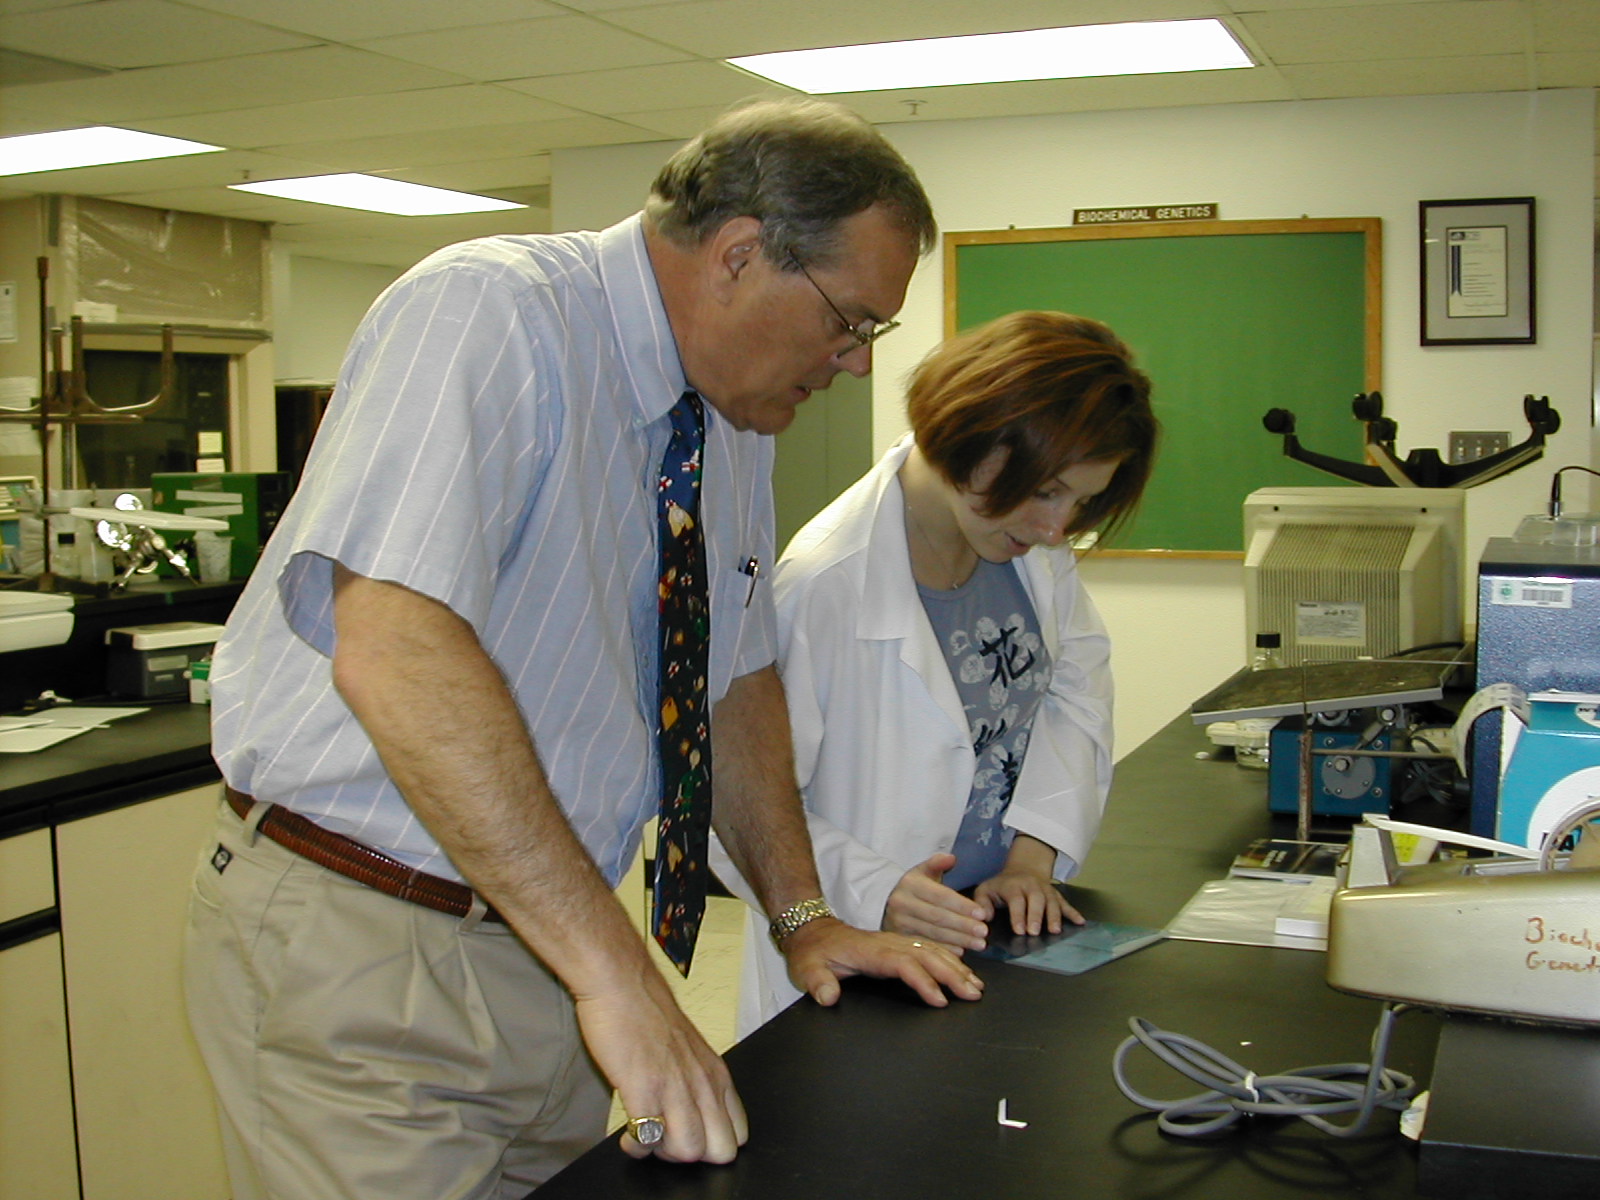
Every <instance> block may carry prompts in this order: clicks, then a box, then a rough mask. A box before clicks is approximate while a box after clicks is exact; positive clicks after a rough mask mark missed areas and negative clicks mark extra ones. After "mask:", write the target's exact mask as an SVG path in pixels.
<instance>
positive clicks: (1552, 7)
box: [1533, 0, 1600, 51]
mask: <svg viewBox="0 0 1600 1200" xmlns="http://www.w3.org/2000/svg"><path fill="white" fill-rule="evenodd" d="M1533 47H1534V49H1535V50H1552V51H1578V50H1600V0H1534V2H1533Z"/></svg>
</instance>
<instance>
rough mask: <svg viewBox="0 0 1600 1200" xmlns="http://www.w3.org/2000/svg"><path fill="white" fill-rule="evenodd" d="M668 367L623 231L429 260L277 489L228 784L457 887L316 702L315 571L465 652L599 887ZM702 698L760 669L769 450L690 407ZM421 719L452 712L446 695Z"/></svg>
mask: <svg viewBox="0 0 1600 1200" xmlns="http://www.w3.org/2000/svg"><path fill="white" fill-rule="evenodd" d="M684 388H685V380H684V376H683V369H682V366H681V365H680V363H679V361H678V356H677V350H676V345H675V343H674V341H673V339H672V333H671V329H670V327H669V325H668V323H667V319H666V313H665V310H664V308H663V306H662V303H661V299H660V294H659V292H658V290H657V287H656V283H655V277H654V275H653V274H652V272H651V269H650V264H649V259H648V256H647V253H646V249H645V241H644V236H643V231H642V226H641V223H640V218H639V217H638V216H635V217H632V218H630V219H629V220H627V221H625V222H623V223H622V224H620V225H617V226H613V227H612V228H611V229H608V230H606V231H604V232H602V233H574V234H562V235H547V236H520V237H494V238H485V239H480V240H478V241H473V242H465V243H461V244H460V245H457V246H452V247H447V248H446V249H444V250H442V251H440V252H438V253H437V254H435V255H432V256H430V257H429V258H427V259H425V260H424V261H423V262H421V263H420V264H418V265H417V266H416V267H415V268H413V269H412V270H411V271H409V272H408V273H407V274H405V275H404V276H402V277H401V278H400V279H399V280H397V281H396V282H395V284H393V285H392V286H391V287H390V288H389V289H388V290H387V291H386V292H385V293H384V294H383V295H382V296H380V297H379V298H378V300H377V301H376V302H375V304H374V305H373V308H372V310H371V312H369V313H368V315H367V317H366V319H365V320H364V321H363V323H362V325H361V326H360V328H359V329H358V331H357V333H356V335H355V338H354V339H353V341H352V343H351V346H350V349H349V352H348V354H347V356H346V359H345V363H344V366H343V369H342V371H341V374H340V379H339V383H338V386H337V388H336V389H335V392H334V396H333V398H332V400H331V402H330V405H329V408H328V412H327V415H326V416H325V418H324V421H323V425H322V428H321V429H320V430H319V432H318V435H317V441H316V444H315V446H314V447H313V450H312V453H311V455H310V457H309V459H308V461H307V465H306V471H305V474H304V477H303V480H302V483H301V485H300V487H299V489H298V490H297V492H296V495H295V497H294V499H293V501H292V502H291V503H290V505H289V508H288V509H287V511H286V512H285V514H284V517H283V519H282V521H281V522H280V523H279V526H278V529H277V531H276V532H275V534H274V536H273V538H272V540H271V541H270V543H269V544H268V546H267V549H266V551H265V553H264V554H263V556H262V559H261V561H260V563H259V564H258V565H257V567H256V570H255V572H254V574H253V575H252V577H251V579H250V581H249V583H248V584H247V585H246V588H245V591H244V593H243V595H242V596H241V597H240V600H239V603H238V605H237V607H236V609H235V612H234V614H233V616H232V617H231V618H230V620H229V622H228V627H227V631H226V632H225V634H224V636H223V638H222V639H221V641H220V643H219V644H218V647H217V652H216V661H215V664H214V667H213V675H212V696H213V700H212V703H213V722H212V723H213V747H214V752H215V754H216V757H217V761H218V763H219V765H220V766H221V768H222V772H223V775H224V776H225V777H226V779H227V780H228V782H229V784H231V785H232V786H233V787H235V788H237V789H239V790H240V791H242V792H245V793H247V794H250V795H254V796H255V797H257V798H258V799H261V800H267V801H272V802H274V803H281V804H285V805H287V806H289V807H291V808H293V809H295V810H296V811H298V812H300V813H303V814H304V815H306V816H308V817H311V818H312V819H314V820H316V821H318V822H319V823H320V824H322V825H324V826H326V827H328V828H330V829H334V830H336V831H338V832H340V833H344V834H346V835H348V836H350V837H354V838H357V839H358V840H361V841H363V842H365V843H367V844H368V845H371V846H375V847H377V848H378V849H381V850H383V851H385V852H386V853H389V854H391V855H393V856H394V857H396V858H398V859H400V860H401V861H402V862H405V863H407V864H408V865H411V866H414V867H417V868H418V869H420V870H424V871H428V872H431V873H434V874H439V875H444V876H447V877H450V878H457V879H459V878H460V874H459V872H458V871H456V870H455V868H454V866H453V865H452V864H451V863H450V862H449V860H448V858H447V857H446V856H445V855H444V854H443V852H442V851H441V850H440V848H439V846H438V844H437V843H436V842H435V841H434V840H433V838H432V837H431V836H430V835H429V834H428V832H427V831H426V829H424V828H423V827H422V825H421V824H420V822H418V821H417V820H416V818H415V817H414V816H413V815H412V813H411V811H410V809H409V808H408V807H407V806H406V804H405V802H404V800H403V799H402V798H401V796H400V795H399V792H398V790H397V789H396V788H395V786H394V784H393V783H392V781H391V780H390V779H389V778H388V776H387V775H386V774H385V772H384V770H383V767H382V765H381V763H380V762H379V761H378V758H377V754H376V752H375V751H374V749H373V746H372V744H371V742H370V741H369V740H368V738H367V737H366V734H365V732H364V731H363V730H362V728H361V726H360V723H359V722H358V721H357V720H356V718H355V716H354V714H352V713H351V711H350V710H349V709H348V708H347V707H346V706H345V704H344V702H343V701H342V700H341V699H340V697H339V695H338V694H337V692H336V691H335V690H334V688H333V684H332V672H331V659H330V656H331V654H332V651H333V645H334V629H333V624H332V566H333V563H335V562H339V563H342V564H344V565H345V566H346V567H347V568H349V569H350V570H351V571H354V572H356V573H358V574H361V575H365V576H368V577H371V578H376V579H383V580H387V581H391V582H395V583H399V584H402V585H404V586H405V587H407V588H410V589H412V590H414V591H417V592H419V593H421V594H423V595H426V596H428V597H431V598H433V599H435V600H438V601H439V602H441V603H443V604H445V605H447V606H448V607H449V608H450V609H451V610H453V611H454V612H455V613H457V614H458V615H459V616H460V617H461V618H462V619H463V620H465V621H466V622H467V623H468V624H470V625H471V626H472V628H473V630H474V631H475V632H476V633H477V635H478V638H479V640H480V642H481V643H482V644H483V646H484V648H485V649H486V650H487V651H488V653H489V655H490V657H491V658H492V659H493V661H494V662H495V664H496V665H497V666H498V667H499V669H500V671H501V672H502V674H503V675H504V677H505V679H506V681H507V683H508V685H509V686H510V688H511V691H512V694H513V696H514V697H515V699H516V702H517V704H518V705H519V707H520V708H521V711H522V714H523V717H524V718H525V719H526V721H527V724H528V728H529V730H530V732H531V733H532V735H533V739H534V744H535V747H536V749H537V751H538V753H539V756H540V760H541V762H542V763H543V765H544V768H545V773H546V775H547V777H548V778H549V781H550V784H551V786H552V788H553V790H554V793H555V795H556V797H557V799H558V800H559V802H560V803H561V805H562V808H563V809H564V810H565V812H566V813H567V815H568V817H569V819H570V820H571V822H572V825H573V828H574V830H575V831H576V832H577V834H578V836H579V838H580V839H581V840H582V842H583V844H584V845H585V847H586V848H587V849H588V850H589V852H590V853H591V854H592V855H593V856H594V859H595V861H596V863H597V864H598V865H599V866H600V868H601V870H602V872H603V873H604V874H605V875H606V877H607V878H608V879H609V880H610V881H611V882H612V884H613V885H615V884H616V883H617V882H618V881H619V880H620V879H621V876H622V874H623V873H624V872H625V870H626V868H627V866H628V865H629V863H630V862H631V860H632V856H633V854H634V852H635V850H636V848H637V846H638V841H639V834H640V829H641V827H642V825H643V823H644V821H645V820H646V819H647V818H648V817H649V816H650V815H652V814H653V813H654V811H655V808H656V803H657V799H656V790H657V787H658V767H657V764H656V759H655V751H654V742H653V730H654V716H653V713H654V709H655V703H654V694H655V671H656V667H655V664H656V653H657V652H656V643H655V638H656V597H655V590H656V571H657V548H656V518H655V474H656V471H657V468H658V465H659V462H660V458H661V454H662V451H663V450H664V448H665V446H666V441H667V436H668V422H667V416H666V414H667V412H668V410H669V409H670V408H671V407H672V405H673V403H674V402H675V401H676V400H677V398H678V396H679V395H680V394H681V393H682V392H683V390H684ZM706 411H707V430H706V450H705V468H704V471H705V474H704V482H703V485H702V499H701V503H702V506H703V509H704V520H703V526H704V529H705V536H706V554H707V568H708V576H709V580H710V594H711V679H710V685H711V686H710V694H711V699H712V701H713V703H715V701H716V700H718V699H720V698H721V696H722V695H724V694H725V693H726V691H727V688H728V684H729V683H730V681H731V680H732V679H733V678H734V677H735V676H737V675H742V674H745V673H748V672H750V671H753V670H757V669H760V668H761V667H764V666H766V665H767V664H769V663H771V662H772V661H773V659H774V657H775V652H774V647H775V636H774V622H773V616H772V603H771V595H770V591H769V588H768V586H767V584H766V582H765V576H764V574H763V573H760V572H758V573H757V576H756V581H755V582H754V584H752V577H751V575H750V573H749V572H748V568H747V567H746V564H747V563H748V561H749V560H750V559H752V558H754V559H756V560H757V562H758V563H759V564H762V565H763V566H764V565H766V564H769V563H770V562H771V561H772V556H773V521H772V499H771V463H772V449H771V439H770V438H767V437H761V436H759V435H756V434H753V433H739V432H736V431H734V430H733V429H732V427H731V426H729V425H728V424H727V422H726V421H725V420H723V419H722V417H721V416H720V414H718V413H716V411H715V409H714V408H713V407H712V406H710V405H708V406H707V410H706ZM438 703H439V704H440V705H441V706H453V707H459V706H461V705H463V704H470V703H471V697H470V696H463V695H459V694H452V693H451V691H450V689H449V685H448V684H446V685H445V688H444V690H443V692H442V694H441V695H440V696H439V697H438Z"/></svg>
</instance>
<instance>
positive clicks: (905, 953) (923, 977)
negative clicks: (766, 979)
mask: <svg viewBox="0 0 1600 1200" xmlns="http://www.w3.org/2000/svg"><path fill="white" fill-rule="evenodd" d="M782 950H783V955H784V957H785V958H786V959H787V960H788V963H789V978H790V979H791V980H792V981H793V983H794V985H795V987H797V988H799V989H800V990H801V991H803V992H809V993H810V994H811V998H812V999H813V1000H815V1001H816V1002H817V1003H818V1004H821V1005H824V1006H826V1005H830V1004H833V1003H835V1002H836V1001H837V1000H838V999H839V991H840V989H839V980H841V979H845V978H848V977H849V976H851V975H870V976H873V977H875V978H878V979H900V980H903V981H904V982H905V983H906V984H907V985H909V986H910V987H911V989H912V990H913V991H915V992H916V993H917V995H919V996H921V997H922V999H923V1000H924V1001H926V1002H927V1003H928V1004H930V1005H932V1006H933V1007H934V1008H943V1007H944V1006H945V1005H947V1004H949V1003H950V1001H949V999H948V998H947V997H946V996H945V989H949V991H950V994H951V995H953V996H956V997H959V998H960V999H962V1000H978V999H981V998H982V996H983V980H981V979H979V978H978V977H977V975H975V974H973V972H972V971H971V969H970V968H968V967H967V966H966V964H965V963H963V962H962V961H961V960H960V959H959V958H957V957H956V956H955V955H954V954H953V953H951V952H950V950H949V949H947V948H946V947H944V946H941V945H938V944H937V943H935V942H931V941H928V942H924V941H919V940H915V939H912V938H907V937H903V936H901V935H900V934H896V933H869V932H867V931H866V930H865V929H857V928H855V927H854V926H853V925H846V924H845V923H844V922H843V921H840V920H839V919H837V918H836V917H822V918H819V919H818V920H815V921H808V922H807V923H806V924H804V925H802V926H801V927H800V928H799V929H797V930H795V931H794V932H793V933H791V934H790V935H789V936H788V937H787V938H785V939H784V942H783V946H782Z"/></svg>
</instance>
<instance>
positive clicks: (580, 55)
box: [362, 17, 689, 80]
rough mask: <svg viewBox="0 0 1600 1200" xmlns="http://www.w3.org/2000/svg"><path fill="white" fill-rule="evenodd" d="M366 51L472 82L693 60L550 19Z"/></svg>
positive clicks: (596, 27) (593, 25) (387, 43)
mask: <svg viewBox="0 0 1600 1200" xmlns="http://www.w3.org/2000/svg"><path fill="white" fill-rule="evenodd" d="M362 45H363V46H364V47H365V48H367V49H369V50H372V51H374V52H376V53H379V54H386V55H390V56H392V57H394V58H397V59H403V60H404V61H406V62H415V63H422V64H424V65H426V66H430V67H437V68H439V69H441V70H445V71H453V72H455V73H456V74H458V75H464V76H466V77H467V78H469V79H483V80H491V79H523V78H527V77H529V76H533V75H560V74H567V73H569V72H572V71H593V70H604V69H606V68H614V67H637V66H643V65H645V64H647V63H663V62H677V61H681V60H682V59H685V58H688V57H689V56H688V55H687V54H685V53H683V52H682V51H681V50H676V49H673V48H672V47H670V46H667V45H664V44H662V43H661V42H657V41H652V40H650V39H648V38H642V37H638V36H636V35H635V34H632V33H629V32H628V31H626V30H623V29H616V28H613V27H612V26H610V25H606V24H603V23H601V22H598V21H593V20H590V19H589V18H587V17H546V18H543V19H541V20H537V21H514V22H511V23H510V24H505V25H490V26H474V27H473V28H470V29H446V30H442V31H441V32H438V33H428V34H411V35H408V36H406V37H394V38H378V39H376V40H374V41H367V42H363V43H362Z"/></svg>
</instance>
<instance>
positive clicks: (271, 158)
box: [4, 150, 316, 196]
mask: <svg viewBox="0 0 1600 1200" xmlns="http://www.w3.org/2000/svg"><path fill="white" fill-rule="evenodd" d="M314 170H316V168H315V167H314V166H312V165H311V164H309V163H305V162H301V161H298V160H296V159H293V158H288V157H285V156H281V155H273V154H261V153H258V152H256V151H252V150H240V151H223V152H221V153H215V154H190V155H185V156H184V157H182V158H160V159H149V160H146V161H144V162H130V163H110V164H108V165H106V166H103V167H74V168H72V169H71V170H67V171H36V172H34V173H33V174H30V175H8V176H5V177H4V178H6V179H8V180H10V181H12V182H13V183H15V182H17V181H21V180H26V181H27V184H28V186H29V187H30V188H32V189H33V190H34V191H37V192H70V193H72V194H73V195H75V196H87V195H104V196H113V195H121V194H122V193H124V192H147V191H156V190H166V189H170V188H190V187H225V186H227V185H228V184H230V183H242V182H244V181H245V180H246V179H249V178H251V177H252V176H253V177H254V178H257V179H274V178H277V177H279V176H280V175H283V174H287V175H302V174H306V173H307V172H308V171H314Z"/></svg>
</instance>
